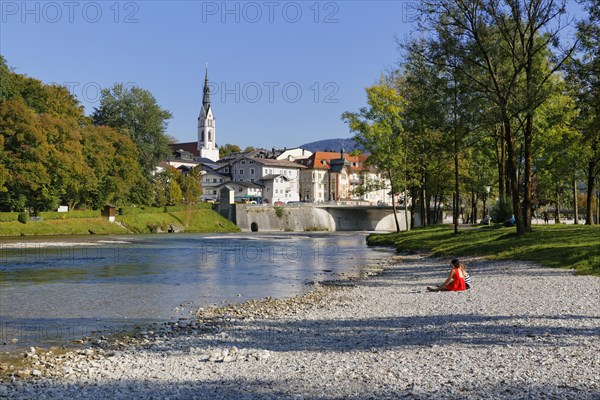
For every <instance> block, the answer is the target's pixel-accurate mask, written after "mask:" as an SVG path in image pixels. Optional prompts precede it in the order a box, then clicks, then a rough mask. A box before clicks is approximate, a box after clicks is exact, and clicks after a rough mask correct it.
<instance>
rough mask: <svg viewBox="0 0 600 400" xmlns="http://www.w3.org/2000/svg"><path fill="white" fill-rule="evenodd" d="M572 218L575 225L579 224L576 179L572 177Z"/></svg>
mask: <svg viewBox="0 0 600 400" xmlns="http://www.w3.org/2000/svg"><path fill="white" fill-rule="evenodd" d="M573 218H574V219H575V222H573V223H574V224H575V225H578V224H579V207H578V205H577V179H573Z"/></svg>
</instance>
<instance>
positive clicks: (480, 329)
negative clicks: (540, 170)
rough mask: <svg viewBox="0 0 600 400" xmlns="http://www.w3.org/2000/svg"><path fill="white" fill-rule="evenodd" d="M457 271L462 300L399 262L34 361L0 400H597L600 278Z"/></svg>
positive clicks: (426, 261)
mask: <svg viewBox="0 0 600 400" xmlns="http://www.w3.org/2000/svg"><path fill="white" fill-rule="evenodd" d="M466 261H467V265H468V266H469V267H470V273H471V276H472V281H473V285H474V287H473V289H471V290H469V291H466V292H459V293H428V292H426V291H425V287H426V286H427V285H433V284H437V283H440V282H441V281H443V280H444V279H445V277H446V274H447V271H448V267H447V263H448V260H438V259H431V258H423V257H420V256H410V257H409V256H406V257H396V258H395V263H394V264H393V265H391V266H389V267H387V268H386V269H385V270H384V271H383V273H381V274H379V275H376V276H372V277H370V278H368V279H363V280H360V281H357V284H356V286H352V285H350V284H348V283H346V284H344V285H341V286H342V288H339V287H337V288H331V287H320V288H317V289H315V291H313V292H311V293H310V294H308V295H305V296H303V297H298V298H294V299H289V300H265V301H256V302H249V303H246V304H244V305H243V306H241V307H230V308H223V309H219V310H205V311H202V312H200V314H199V316H198V320H197V321H188V320H182V321H180V322H179V323H178V324H177V325H175V326H171V327H169V329H166V330H160V331H159V330H157V331H156V332H152V331H149V332H140V333H139V334H138V335H137V336H136V337H135V338H122V339H120V340H118V341H116V342H115V341H101V342H99V343H96V346H95V347H91V348H88V349H83V350H79V351H75V352H71V353H68V354H64V355H61V356H57V355H46V354H44V353H42V354H40V353H39V351H37V352H34V351H31V352H30V353H29V354H28V358H30V359H32V360H33V361H32V364H30V365H29V366H28V367H26V368H25V367H22V369H19V370H18V371H16V370H15V371H14V375H15V376H14V377H13V378H12V382H5V383H0V398H10V399H60V398H77V399H107V398H111V399H128V398H144V399H167V398H169V399H255V398H260V399H317V398H318V399H369V398H371V399H388V398H405V397H408V398H423V399H425V398H561V399H569V398H572V399H586V398H589V399H592V398H599V397H600V340H599V339H600V313H599V308H598V304H600V279H598V278H597V277H589V276H574V275H573V274H572V272H570V271H565V270H556V269H547V268H541V267H539V266H536V265H532V264H527V263H523V262H515V261H503V262H495V261H494V262H492V261H484V260H479V259H474V260H466ZM20 368H21V367H20Z"/></svg>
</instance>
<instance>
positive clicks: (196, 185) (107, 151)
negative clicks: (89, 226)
mask: <svg viewBox="0 0 600 400" xmlns="http://www.w3.org/2000/svg"><path fill="white" fill-rule="evenodd" d="M0 81H1V82H2V92H0V211H4V212H10V211H19V212H21V211H28V212H30V213H31V214H33V215H37V214H39V213H40V212H42V211H51V210H56V208H57V207H58V206H59V205H67V206H69V209H95V210H97V209H100V208H102V207H104V206H105V205H106V204H109V203H113V204H117V205H119V206H126V205H137V206H143V205H156V206H165V205H180V204H184V203H185V204H189V203H193V202H195V201H196V200H197V198H198V196H199V194H200V192H201V188H200V180H199V171H197V173H192V174H189V176H188V175H186V176H183V175H182V174H181V173H180V171H176V170H173V171H166V172H165V173H164V175H165V176H159V177H158V179H155V177H154V176H153V174H154V171H155V167H156V166H157V165H158V163H159V162H160V161H161V160H163V159H164V158H165V156H166V155H167V154H168V137H167V135H166V134H165V131H166V127H167V120H168V119H170V118H171V114H170V112H168V111H166V110H163V109H162V108H161V107H160V106H159V105H158V104H157V102H156V100H155V99H154V97H153V96H152V94H150V92H148V91H146V90H144V89H141V88H137V87H134V88H125V87H124V86H123V85H121V84H116V85H114V86H113V87H112V88H109V89H103V90H102V96H101V100H100V105H99V107H98V108H97V109H95V110H94V113H93V115H92V116H86V115H85V114H84V109H83V107H82V106H81V105H80V104H79V102H78V101H77V99H76V98H75V97H73V96H72V95H71V94H70V93H69V91H68V90H67V88H65V87H61V86H55V85H46V84H44V83H42V82H41V81H39V80H37V79H34V78H30V77H27V76H25V75H22V74H17V73H15V72H13V71H11V69H10V68H9V66H8V65H7V62H6V60H5V59H4V58H0ZM165 177H167V178H174V179H165ZM161 184H163V186H162V187H161V186H160V185H161Z"/></svg>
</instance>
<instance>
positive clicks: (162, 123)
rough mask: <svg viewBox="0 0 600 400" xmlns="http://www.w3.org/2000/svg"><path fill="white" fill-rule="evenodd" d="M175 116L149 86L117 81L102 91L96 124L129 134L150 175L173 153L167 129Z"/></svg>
mask: <svg viewBox="0 0 600 400" xmlns="http://www.w3.org/2000/svg"><path fill="white" fill-rule="evenodd" d="M171 117H172V115H171V113H170V112H169V111H166V110H163V109H162V108H161V107H160V106H159V105H158V104H157V102H156V99H155V98H154V96H152V94H151V93H150V92H148V91H147V90H144V89H141V88H138V87H132V88H128V87H126V86H124V85H123V84H120V83H119V84H115V85H114V86H113V87H112V88H110V89H103V90H102V91H101V98H100V106H99V107H98V108H96V109H95V111H94V114H93V116H92V118H93V122H94V125H106V126H110V127H112V128H115V129H117V130H119V131H120V132H121V133H123V134H125V135H127V136H129V138H130V139H131V140H132V141H133V143H134V144H135V146H136V147H137V149H138V161H139V164H140V166H141V167H142V170H143V171H144V173H145V175H146V176H150V175H151V174H152V172H153V171H154V168H155V167H156V166H157V165H158V163H159V162H160V161H161V160H164V159H165V158H166V156H167V155H168V154H169V153H170V150H169V146H168V144H169V138H168V137H167V136H166V134H165V131H166V127H167V120H168V119H170V118H171Z"/></svg>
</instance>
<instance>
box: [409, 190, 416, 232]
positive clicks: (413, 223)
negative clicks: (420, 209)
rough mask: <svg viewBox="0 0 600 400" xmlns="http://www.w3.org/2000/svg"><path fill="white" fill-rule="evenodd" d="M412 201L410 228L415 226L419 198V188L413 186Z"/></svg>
mask: <svg viewBox="0 0 600 400" xmlns="http://www.w3.org/2000/svg"><path fill="white" fill-rule="evenodd" d="M410 192H411V198H412V201H411V202H410V229H414V228H415V209H416V200H417V195H418V193H417V188H415V187H412V188H411V189H410Z"/></svg>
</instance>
